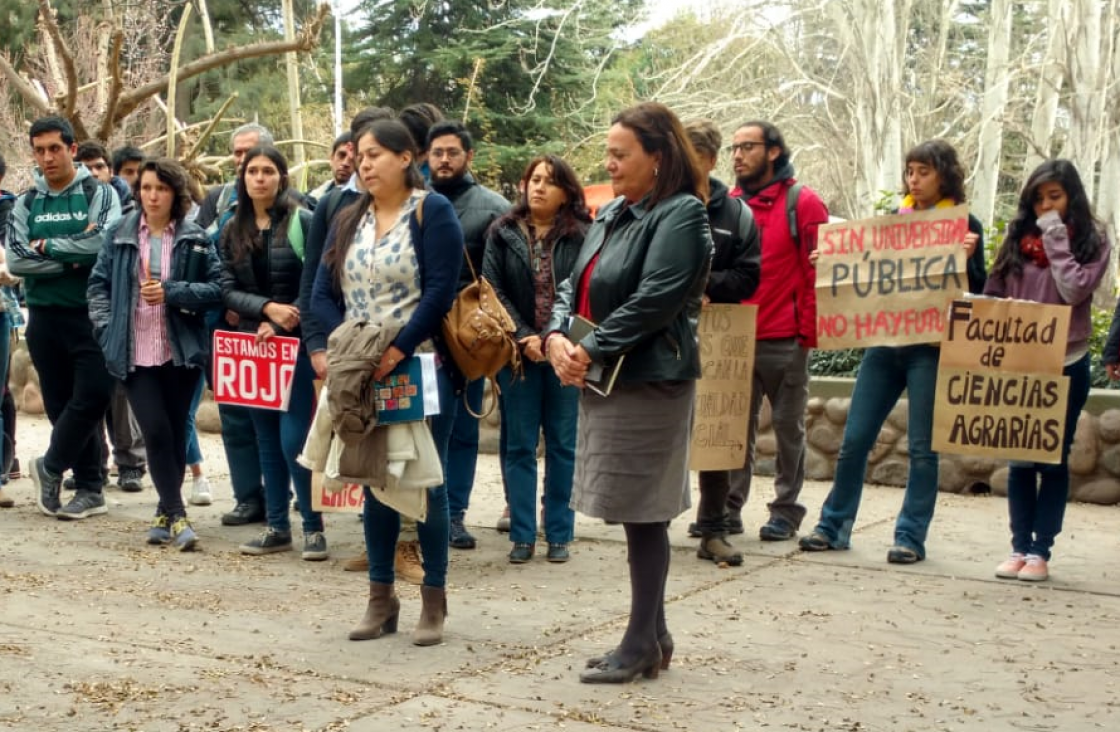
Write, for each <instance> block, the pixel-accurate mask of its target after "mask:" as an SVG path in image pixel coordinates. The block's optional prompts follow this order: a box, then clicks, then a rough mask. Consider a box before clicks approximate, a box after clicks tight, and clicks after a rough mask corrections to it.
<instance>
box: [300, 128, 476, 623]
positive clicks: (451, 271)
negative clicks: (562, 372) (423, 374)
mask: <svg viewBox="0 0 1120 732" xmlns="http://www.w3.org/2000/svg"><path fill="white" fill-rule="evenodd" d="M357 145H358V148H357V150H358V152H357V165H358V175H359V176H360V177H361V179H362V183H363V184H364V186H365V189H366V192H365V193H363V194H362V196H361V198H359V199H358V200H357V201H355V202H354V203H353V204H351V205H350V206H348V207H347V208H346V209H344V210H343V211H341V212H340V213H339V214H338V217H337V218H336V223H335V224H334V226H333V227H332V229H331V232H330V234H329V235H328V238H327V245H326V249H325V251H324V254H323V262H322V264H321V265H320V266H319V272H318V274H317V275H316V277H315V286H314V289H313V290H312V294H311V309H312V311H313V312H314V314H315V315H316V316H317V317H318V318H320V319H321V321H322V323H323V324H324V326H325V327H326V330H327V332H330V331H332V330H334V329H335V328H336V327H338V325H339V324H341V323H342V321H343V320H344V319H347V320H349V319H361V320H368V321H369V322H370V323H375V324H378V325H380V326H382V327H384V328H386V329H392V330H395V331H399V332H397V335H396V337H395V338H394V339H393V341H392V343H391V344H390V345H389V346H388V348H386V349H385V351H384V353H383V354H382V356H381V361H380V363H379V365H378V367H377V369H376V370H375V371H374V377H375V378H376V379H381V378H383V377H384V376H385V375H387V374H388V373H389V372H390V371H392V370H393V369H394V368H395V367H396V366H397V364H399V363H400V362H401V361H403V360H404V359H406V358H409V357H411V356H412V355H413V354H414V353H417V352H424V351H427V352H431V351H434V350H435V349H436V341H437V340H438V339H439V334H440V324H441V323H442V321H443V316H444V315H446V314H447V311H448V310H449V309H450V308H451V303H452V301H453V300H454V299H455V291H456V283H457V282H458V278H459V267H460V266H461V265H462V261H463V231H462V229H461V228H460V226H459V219H458V217H457V216H456V215H455V210H454V209H453V208H452V207H451V203H450V202H449V201H448V200H447V199H446V198H444V197H443V196H441V195H439V194H436V193H428V192H427V191H425V190H424V179H423V177H421V175H420V170H419V169H418V168H417V167H416V143H415V142H414V141H413V139H412V136H411V135H410V134H409V133H408V129H407V128H406V127H405V126H404V125H403V124H401V123H400V122H399V121H397V120H379V121H377V122H374V123H372V124H371V125H370V126H369V127H367V128H365V129H364V130H363V131H362V132H360V133H359V134H358V139H357ZM449 367H450V361H449V360H448V359H443V360H442V363H441V366H440V368H438V369H437V381H438V385H439V397H440V413H439V414H438V415H436V416H434V417H433V418H432V420H431V429H432V437H433V438H434V439H435V443H436V449H437V451H438V452H439V456H440V462H441V463H442V464H443V470H444V475H446V474H447V444H448V439H449V437H450V435H451V424H452V422H453V421H454V417H455V411H454V403H453V397H452V389H451V383H450V380H449V377H448V373H447V371H448V368H449ZM400 525H401V524H400V515H399V514H398V513H397V512H396V511H395V510H393V509H392V508H389V507H388V506H386V505H384V504H382V503H380V502H379V501H378V500H377V499H376V498H375V497H374V496H373V494H372V493H371V492H370V490H369V489H368V488H367V489H366V492H365V521H364V528H365V538H366V552H367V554H368V556H369V583H370V584H369V588H370V589H369V604H368V606H367V608H366V614H365V617H363V618H362V621H361V623H360V624H359V625H358V626H357V627H356V628H354V630H353V631H351V633H350V639H351V640H369V639H373V638H380V637H381V635H382V634H383V633H393V632H395V631H396V629H397V615H398V613H399V610H400V601H399V600H398V599H397V597H396V593H395V592H394V590H393V581H394V573H393V560H394V557H395V553H396V546H397V537H398V535H399V534H400ZM448 528H449V518H448V513H447V487H446V485H441V486H438V487H436V488H430V489H429V490H428V515H427V519H426V520H425V521H422V522H419V523H418V525H417V533H418V534H419V537H420V549H421V553H422V554H423V566H424V584H423V586H422V587H421V588H420V595H421V598H422V600H423V609H422V611H421V616H420V623H419V624H418V625H417V627H416V631H415V632H414V633H413V642H414V643H416V644H417V645H435V644H437V643H439V642H440V641H441V640H442V639H443V621H444V617H445V616H446V615H447V600H446V596H445V594H444V587H445V585H446V582H447V542H448Z"/></svg>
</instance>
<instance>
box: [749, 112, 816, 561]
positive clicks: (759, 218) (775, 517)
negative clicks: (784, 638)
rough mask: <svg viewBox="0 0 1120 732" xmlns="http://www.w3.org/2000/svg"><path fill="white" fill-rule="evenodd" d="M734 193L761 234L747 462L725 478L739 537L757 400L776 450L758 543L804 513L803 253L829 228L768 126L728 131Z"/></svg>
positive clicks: (812, 305) (810, 281) (807, 273)
mask: <svg viewBox="0 0 1120 732" xmlns="http://www.w3.org/2000/svg"><path fill="white" fill-rule="evenodd" d="M729 151H730V153H731V160H732V165H733V167H734V170H735V180H736V182H737V185H736V187H735V188H733V189H732V191H731V195H732V196H735V197H738V198H741V199H743V200H744V201H746V202H747V205H748V206H750V209H751V211H752V212H753V213H754V218H755V222H756V223H757V224H758V228H759V230H760V231H761V232H762V277H761V279H760V281H759V284H758V289H757V290H755V293H754V295H753V296H752V297H751V298H750V299H749V300H744V302H747V303H750V304H753V305H757V306H758V322H757V325H756V328H757V333H758V335H757V338H758V341H757V343H756V345H755V356H754V359H755V361H754V381H753V383H752V386H751V415H750V425H749V435H748V441H747V445H748V449H747V460H746V464H745V465H744V466H743V469H742V470H733V471H731V476H730V480H731V491H730V493H729V494H728V497H727V508H728V512H729V514H730V521H729V529H730V531H731V533H742V531H743V519H742V517H741V515H740V514H741V512H742V509H743V505H744V504H745V503H746V502H747V497H748V496H749V495H750V488H751V476H752V472H753V463H754V454H755V440H756V438H757V436H758V419H759V413H760V411H761V409H762V397H763V396H765V397H767V398H768V399H769V401H770V409H771V415H772V416H771V423H772V425H773V430H774V439H775V442H776V443H777V449H778V454H777V460H776V461H775V463H776V464H775V475H774V493H775V496H774V500H773V501H771V502H770V503H769V504H768V506H767V507H768V508H769V511H770V520H769V521H767V522H766V523H765V524H764V525H763V526H762V527H761V529H760V530H759V538H761V539H762V540H763V541H786V540H789V539H793V538H794V537H795V536H796V535H797V529H798V528H799V527H800V526H801V521H802V520H803V519H804V518H805V507H804V506H802V505H801V504H800V503H798V502H797V499H798V496H799V495H800V493H801V486H802V484H803V483H804V481H805V406H806V404H807V402H808V400H809V353H810V350H811V349H812V348H813V346H815V345H816V343H817V335H816V315H817V300H816V294H815V291H814V289H813V287H814V284H815V277H814V270H813V266H812V265H811V264H810V263H809V253H810V252H811V251H813V249H815V248H816V246H817V228H818V227H819V226H820V225H821V224H825V223H828V209H827V208H826V207H825V205H824V202H823V201H821V199H820V196H818V195H817V194H816V193H815V192H813V191H812V190H811V189H810V188H809V187H808V186H804V185H802V184H800V183H797V181H796V179H795V178H794V171H793V163H792V162H790V152H789V149H788V148H787V147H786V143H785V140H784V139H783V137H782V133H781V132H780V131H779V130H778V128H777V127H775V126H774V125H773V124H771V123H770V122H765V121H761V120H758V121H751V122H747V123H745V124H743V125H741V126H740V127H739V129H737V130H736V131H735V135H734V137H733V138H732V144H731V147H730V150H729Z"/></svg>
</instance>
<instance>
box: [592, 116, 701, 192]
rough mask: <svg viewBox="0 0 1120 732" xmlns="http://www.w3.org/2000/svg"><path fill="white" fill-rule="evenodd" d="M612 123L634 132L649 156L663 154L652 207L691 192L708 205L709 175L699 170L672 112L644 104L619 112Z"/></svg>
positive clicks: (654, 185) (694, 155)
mask: <svg viewBox="0 0 1120 732" xmlns="http://www.w3.org/2000/svg"><path fill="white" fill-rule="evenodd" d="M611 124H612V125H622V126H623V127H625V128H627V129H629V130H630V131H631V132H633V133H634V136H635V137H637V138H638V142H639V144H641V146H642V149H643V150H645V151H646V153H647V154H649V155H656V154H658V153H660V154H661V163H660V165H659V166H658V171H657V177H656V178H655V179H654V182H653V191H652V193H651V195H650V206H651V207H652V206H656V205H657V204H658V203H660V202H662V201H664V200H665V199H666V198H669V197H670V196H672V195H675V194H677V193H691V194H692V195H694V196H696V197H697V198H699V199H700V200H701V201H702V202H703V203H705V204H707V202H708V175H707V173H705V172H704V171H703V169H702V168H701V167H700V161H699V160H698V159H697V157H696V150H695V149H694V148H693V147H692V141H691V140H689V138H688V133H686V132H685V131H684V126H683V125H682V124H681V121H680V119H678V118H677V115H676V114H674V113H673V110H671V109H669V108H668V107H666V106H665V105H664V104H661V103H660V102H642V103H641V104H636V105H634V106H633V107H629V108H627V109H624V110H622V111H621V112H619V113H618V115H616V116H615V118H614V119H613V120H611Z"/></svg>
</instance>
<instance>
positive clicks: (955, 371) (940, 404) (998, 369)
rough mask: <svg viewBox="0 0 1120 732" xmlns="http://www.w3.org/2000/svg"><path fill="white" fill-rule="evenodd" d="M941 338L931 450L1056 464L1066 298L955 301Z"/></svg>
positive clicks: (1064, 392)
mask: <svg viewBox="0 0 1120 732" xmlns="http://www.w3.org/2000/svg"><path fill="white" fill-rule="evenodd" d="M948 312H949V317H948V327H947V328H946V332H945V338H944V339H943V340H942V343H941V358H940V363H939V364H938V370H937V391H936V397H935V402H934V409H933V449H935V450H938V451H940V452H947V453H953V454H957V455H980V456H987V457H998V458H1004V459H1009V460H1026V461H1030V462H1040V463H1055V464H1056V463H1060V462H1061V460H1062V440H1063V438H1064V437H1065V422H1066V404H1067V400H1068V395H1069V378H1068V377H1066V376H1063V375H1062V368H1063V362H1064V361H1065V353H1066V336H1067V334H1068V332H1069V314H1070V309H1069V306H1067V305H1044V304H1042V303H1035V302H1026V301H1023V300H992V299H969V300H954V301H953V302H952V304H951V305H950V307H949V311H948Z"/></svg>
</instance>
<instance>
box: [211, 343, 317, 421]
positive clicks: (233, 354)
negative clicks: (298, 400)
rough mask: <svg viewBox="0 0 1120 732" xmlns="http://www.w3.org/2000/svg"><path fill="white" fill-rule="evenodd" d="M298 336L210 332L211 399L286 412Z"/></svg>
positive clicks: (297, 354)
mask: <svg viewBox="0 0 1120 732" xmlns="http://www.w3.org/2000/svg"><path fill="white" fill-rule="evenodd" d="M299 348H300V346H299V338H288V337H285V336H276V337H274V338H270V339H268V340H267V341H263V342H260V343H258V342H257V337H256V335H255V334H253V333H234V332H231V331H224V330H216V331H214V350H213V354H214V374H213V376H214V381H213V383H214V401H215V402H218V403H219V404H238V405H241V406H244V407H258V408H260V409H276V410H279V411H282V412H284V411H287V409H288V400H289V399H290V398H291V396H292V377H293V376H294V375H295V370H296V358H297V357H298V356H299Z"/></svg>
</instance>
